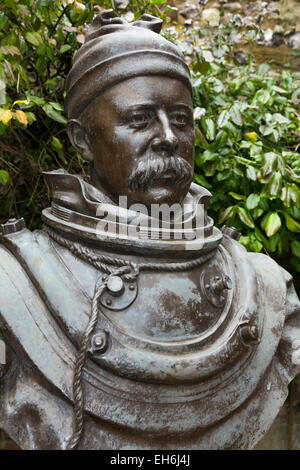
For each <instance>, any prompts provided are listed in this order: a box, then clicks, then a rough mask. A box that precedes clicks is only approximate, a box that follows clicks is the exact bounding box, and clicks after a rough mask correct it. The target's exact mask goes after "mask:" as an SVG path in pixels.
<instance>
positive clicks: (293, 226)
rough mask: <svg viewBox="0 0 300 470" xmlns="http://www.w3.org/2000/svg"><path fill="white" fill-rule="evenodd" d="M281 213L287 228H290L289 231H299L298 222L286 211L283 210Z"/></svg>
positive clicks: (299, 225)
mask: <svg viewBox="0 0 300 470" xmlns="http://www.w3.org/2000/svg"><path fill="white" fill-rule="evenodd" d="M283 214H284V217H285V223H286V226H287V228H288V230H290V232H294V233H300V224H299V222H297V221H296V220H295V219H293V217H291V216H290V215H289V214H288V213H287V212H283Z"/></svg>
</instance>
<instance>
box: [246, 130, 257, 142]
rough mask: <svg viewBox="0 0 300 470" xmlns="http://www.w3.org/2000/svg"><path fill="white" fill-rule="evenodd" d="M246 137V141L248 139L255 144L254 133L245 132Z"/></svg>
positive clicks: (255, 135) (255, 137)
mask: <svg viewBox="0 0 300 470" xmlns="http://www.w3.org/2000/svg"><path fill="white" fill-rule="evenodd" d="M246 136H247V137H248V139H250V140H251V141H252V142H256V141H257V139H258V135H257V134H256V132H247V133H246Z"/></svg>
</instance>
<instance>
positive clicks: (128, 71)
mask: <svg viewBox="0 0 300 470" xmlns="http://www.w3.org/2000/svg"><path fill="white" fill-rule="evenodd" d="M161 25H162V21H161V20H160V19H159V18H155V17H154V16H151V15H143V16H141V18H140V20H139V21H135V22H134V23H127V22H126V21H125V20H124V19H123V18H116V17H115V15H114V12H113V11H112V10H106V11H103V12H102V13H100V15H97V16H96V17H95V19H94V20H93V22H92V23H91V24H90V26H89V28H88V30H87V34H86V37H85V43H84V45H83V46H82V47H81V48H80V49H79V51H77V52H76V54H75V55H74V59H73V66H72V68H71V70H70V73H69V75H68V77H67V82H66V101H65V112H66V114H67V116H68V118H69V119H75V118H77V117H78V116H79V115H80V114H81V112H82V111H83V110H84V109H85V108H86V106H87V105H88V104H89V103H91V102H92V101H93V100H94V99H95V98H96V97H97V96H98V95H99V94H100V93H102V92H103V91H105V90H106V89H107V88H109V87H110V86H112V85H115V84H116V83H119V82H121V81H123V80H126V79H128V78H132V77H137V76H141V75H163V76H167V77H171V78H177V79H179V80H181V81H182V82H184V84H185V85H186V86H187V87H188V88H189V89H190V91H191V93H192V87H191V81H190V72H189V69H188V66H187V65H186V63H185V61H184V57H183V55H182V53H181V52H180V51H179V50H178V49H177V47H176V46H175V45H174V44H173V43H171V42H170V41H168V40H166V39H165V38H164V37H162V36H161V35H160V34H159V32H160V29H161Z"/></svg>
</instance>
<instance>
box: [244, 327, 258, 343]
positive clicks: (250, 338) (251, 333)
mask: <svg viewBox="0 0 300 470" xmlns="http://www.w3.org/2000/svg"><path fill="white" fill-rule="evenodd" d="M241 336H242V338H243V340H244V341H245V342H246V343H251V342H256V341H257V340H258V336H259V332H258V328H257V326H256V325H252V326H249V325H247V326H243V327H242V328H241Z"/></svg>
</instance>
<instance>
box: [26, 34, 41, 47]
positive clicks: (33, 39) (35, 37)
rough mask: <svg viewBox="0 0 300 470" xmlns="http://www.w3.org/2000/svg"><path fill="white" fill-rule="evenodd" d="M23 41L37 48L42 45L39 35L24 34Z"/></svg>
mask: <svg viewBox="0 0 300 470" xmlns="http://www.w3.org/2000/svg"><path fill="white" fill-rule="evenodd" d="M25 39H26V40H27V41H28V42H30V44H33V45H34V46H39V45H40V44H43V39H42V37H41V35H40V34H39V33H37V32H36V33H26V34H25Z"/></svg>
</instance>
